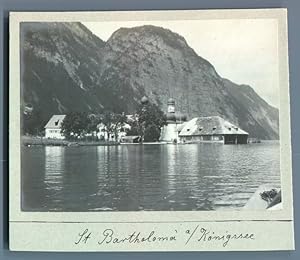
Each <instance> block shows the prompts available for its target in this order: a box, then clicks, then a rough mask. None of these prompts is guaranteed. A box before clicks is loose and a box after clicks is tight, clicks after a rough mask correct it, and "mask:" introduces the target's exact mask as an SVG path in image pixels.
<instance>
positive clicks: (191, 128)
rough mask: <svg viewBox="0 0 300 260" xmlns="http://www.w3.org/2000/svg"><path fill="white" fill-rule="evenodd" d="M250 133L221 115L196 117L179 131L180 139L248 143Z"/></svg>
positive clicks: (189, 141) (186, 141)
mask: <svg viewBox="0 0 300 260" xmlns="http://www.w3.org/2000/svg"><path fill="white" fill-rule="evenodd" d="M248 135H249V134H248V133H247V132H246V131H244V130H243V129H241V128H240V127H238V126H236V125H234V124H232V123H230V122H228V121H226V120H224V119H223V118H221V117H220V116H209V117H196V118H193V119H192V120H190V121H188V122H186V124H185V125H184V127H183V128H182V130H181V131H180V133H179V141H180V142H181V143H191V142H216V143H223V144H247V140H248Z"/></svg>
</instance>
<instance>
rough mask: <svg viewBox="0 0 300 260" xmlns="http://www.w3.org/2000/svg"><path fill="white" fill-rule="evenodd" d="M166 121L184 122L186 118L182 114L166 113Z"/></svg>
mask: <svg viewBox="0 0 300 260" xmlns="http://www.w3.org/2000/svg"><path fill="white" fill-rule="evenodd" d="M167 121H172V122H186V121H187V116H186V115H185V114H182V113H168V114H167Z"/></svg>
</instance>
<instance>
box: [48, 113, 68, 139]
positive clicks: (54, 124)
mask: <svg viewBox="0 0 300 260" xmlns="http://www.w3.org/2000/svg"><path fill="white" fill-rule="evenodd" d="M65 117H66V115H53V116H52V117H51V118H50V120H49V121H48V123H47V124H46V125H45V137H46V138H54V139H64V138H65V137H64V136H63V135H62V134H61V132H60V131H61V125H62V122H63V121H64V119H65Z"/></svg>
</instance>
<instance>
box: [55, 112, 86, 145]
mask: <svg viewBox="0 0 300 260" xmlns="http://www.w3.org/2000/svg"><path fill="white" fill-rule="evenodd" d="M88 124H89V119H88V116H87V114H86V113H80V112H71V113H68V114H67V115H66V117H65V119H64V121H63V122H62V125H61V127H62V129H61V133H62V134H63V135H64V136H65V137H66V138H67V139H77V138H78V137H82V136H84V135H85V134H86V133H87V126H88Z"/></svg>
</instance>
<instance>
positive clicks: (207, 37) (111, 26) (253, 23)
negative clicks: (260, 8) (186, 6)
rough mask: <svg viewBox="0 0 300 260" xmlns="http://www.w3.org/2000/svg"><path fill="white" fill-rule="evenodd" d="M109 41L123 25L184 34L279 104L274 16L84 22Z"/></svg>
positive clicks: (228, 72) (223, 69) (219, 67)
mask: <svg viewBox="0 0 300 260" xmlns="http://www.w3.org/2000/svg"><path fill="white" fill-rule="evenodd" d="M83 24H84V25H85V26H86V27H88V28H89V29H90V30H91V31H92V32H93V33H94V34H95V35H97V36H98V37H99V38H101V39H102V40H104V41H107V40H108V38H109V37H110V36H111V35H112V33H113V32H114V31H116V30H118V29H119V28H120V27H126V28H131V27H135V26H142V25H146V24H147V25H149V24H150V25H154V26H160V27H164V28H167V29H170V30H171V31H173V32H176V33H178V34H180V35H181V36H183V37H184V38H185V39H186V41H187V43H188V45H189V46H190V47H192V48H193V49H194V50H195V51H196V53H197V54H198V55H199V56H201V57H202V58H205V59H207V60H208V61H209V62H210V63H211V64H212V65H213V66H214V67H215V69H216V71H217V72H218V74H219V75H220V76H221V77H223V78H227V79H229V80H231V81H233V82H234V83H237V84H247V85H250V86H251V87H252V88H253V89H254V90H255V91H256V92H257V93H258V94H259V95H260V96H261V97H262V98H263V99H264V100H266V101H267V102H268V103H269V104H270V105H272V106H275V107H279V76H278V75H279V70H278V66H279V64H278V28H277V27H278V25H277V21H276V20H275V19H235V20H234V19H232V20H231V19H226V20H225V19H218V20H176V21H117V22H85V23H83Z"/></svg>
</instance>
